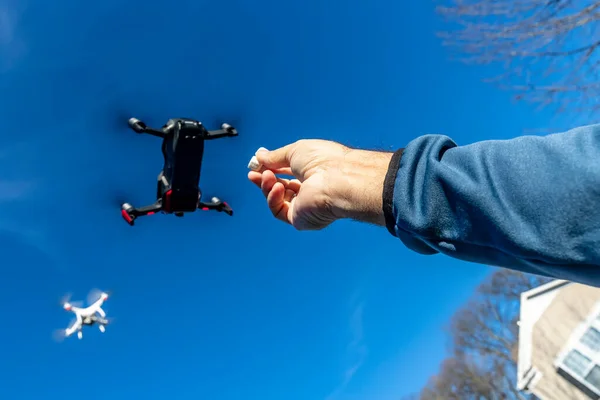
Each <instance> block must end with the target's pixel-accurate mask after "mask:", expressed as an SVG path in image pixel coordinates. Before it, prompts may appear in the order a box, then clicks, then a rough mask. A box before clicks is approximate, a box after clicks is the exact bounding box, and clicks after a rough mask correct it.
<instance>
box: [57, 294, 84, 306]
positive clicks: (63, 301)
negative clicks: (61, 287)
mask: <svg viewBox="0 0 600 400" xmlns="http://www.w3.org/2000/svg"><path fill="white" fill-rule="evenodd" d="M71 297H72V293H67V294H65V295H64V296H62V297H61V299H60V306H61V307H64V305H65V304H67V303H69V304H70V305H71V306H73V307H82V306H83V301H81V300H76V301H71Z"/></svg>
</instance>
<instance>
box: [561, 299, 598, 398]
mask: <svg viewBox="0 0 600 400" xmlns="http://www.w3.org/2000/svg"><path fill="white" fill-rule="evenodd" d="M590 328H595V329H596V330H598V331H600V302H597V303H596V304H595V305H594V307H593V308H592V311H591V312H590V313H589V314H588V316H587V317H586V319H585V320H584V321H583V322H581V323H580V324H578V325H577V327H576V328H575V329H574V330H573V332H572V333H571V335H570V337H569V340H568V341H567V343H566V345H565V346H564V347H563V349H562V351H561V352H560V353H559V355H558V357H557V358H556V359H555V361H554V368H555V369H556V370H557V371H559V370H562V371H564V372H565V373H567V374H568V375H569V376H570V377H571V378H573V379H575V380H577V382H579V383H580V384H581V385H583V386H585V387H586V388H587V389H588V390H590V391H591V392H592V393H594V394H596V395H598V396H600V387H596V386H593V385H592V384H590V383H589V382H587V381H586V380H585V377H586V376H587V375H588V374H589V373H590V371H591V370H592V369H593V368H594V366H600V350H596V351H594V350H592V349H590V348H589V347H587V346H586V345H584V344H583V343H582V342H581V339H582V337H583V335H584V334H585V333H586V332H587V331H588V329H590ZM573 350H576V351H578V352H579V353H580V354H582V355H583V356H584V357H586V358H588V359H590V360H591V362H590V363H589V365H588V366H587V368H586V369H585V370H584V371H583V373H582V374H581V375H580V374H579V373H576V372H575V371H573V370H571V369H570V368H569V367H568V366H567V365H565V363H564V361H565V358H566V357H567V355H568V354H569V353H570V352H571V351H573Z"/></svg>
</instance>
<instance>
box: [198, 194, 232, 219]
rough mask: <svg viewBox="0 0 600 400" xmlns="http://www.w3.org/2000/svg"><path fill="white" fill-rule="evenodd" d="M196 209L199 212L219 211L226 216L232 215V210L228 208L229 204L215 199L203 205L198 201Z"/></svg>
mask: <svg viewBox="0 0 600 400" xmlns="http://www.w3.org/2000/svg"><path fill="white" fill-rule="evenodd" d="M198 208H199V209H201V210H205V211H208V210H215V211H219V212H225V213H226V214H228V215H230V216H231V215H233V210H232V209H231V207H230V206H229V204H227V203H226V202H224V201H221V200H219V199H217V198H213V199H212V201H211V202H210V203H205V202H203V201H199V202H198Z"/></svg>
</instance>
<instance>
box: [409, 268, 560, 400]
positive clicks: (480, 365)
mask: <svg viewBox="0 0 600 400" xmlns="http://www.w3.org/2000/svg"><path fill="white" fill-rule="evenodd" d="M548 281H550V279H548V278H543V277H539V276H535V275H528V274H523V273H521V272H518V271H513V270H509V269H498V270H497V271H496V272H495V273H493V274H492V275H491V276H490V277H489V278H488V279H487V280H485V281H484V282H483V283H482V284H481V285H480V286H479V287H478V288H477V289H476V291H475V293H474V295H473V296H472V298H471V299H470V301H469V302H468V303H467V304H466V305H465V306H464V307H462V308H461V309H460V310H459V311H458V312H457V313H456V314H455V315H454V316H453V318H452V320H451V323H450V325H449V328H448V333H449V335H450V356H449V357H447V359H446V360H445V361H444V362H443V363H442V365H441V366H440V370H439V373H438V374H437V375H436V376H434V377H432V378H431V379H430V381H429V382H428V384H427V385H426V387H425V388H424V389H423V390H422V391H421V393H420V395H419V399H420V400H438V399H439V400H441V399H445V400H453V399H456V400H459V399H460V400H526V399H529V397H528V396H527V395H525V394H523V393H519V392H518V391H517V390H516V379H517V372H516V363H517V346H518V327H517V321H518V319H519V304H520V295H521V293H522V292H524V291H526V290H529V289H531V288H533V287H537V286H539V285H541V284H544V283H546V282H548Z"/></svg>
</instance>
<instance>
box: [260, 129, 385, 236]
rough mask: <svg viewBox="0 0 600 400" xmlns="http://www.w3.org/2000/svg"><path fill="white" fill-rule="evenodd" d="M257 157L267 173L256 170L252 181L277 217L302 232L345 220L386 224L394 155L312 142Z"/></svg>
mask: <svg viewBox="0 0 600 400" xmlns="http://www.w3.org/2000/svg"><path fill="white" fill-rule="evenodd" d="M256 158H257V159H258V162H259V163H260V164H261V165H262V168H261V170H260V171H250V172H249V173H248V179H249V180H250V181H251V182H252V183H254V184H255V185H256V186H258V187H259V188H260V189H261V190H262V193H263V195H264V196H265V197H266V200H267V205H268V207H269V209H270V210H271V212H272V214H273V215H274V216H275V217H276V218H277V219H279V220H281V221H283V222H286V223H288V224H290V225H292V226H293V227H295V228H296V229H298V230H318V229H323V228H325V227H326V226H328V225H330V224H331V223H333V222H334V221H336V220H338V219H342V218H354V219H358V220H363V221H368V222H372V223H377V224H380V225H383V224H384V218H383V211H382V191H383V181H384V179H385V174H386V172H387V167H388V164H389V160H390V158H391V154H390V153H382V152H372V151H366V150H356V149H351V148H349V147H346V146H344V145H342V144H340V143H336V142H332V141H327V140H319V139H306V140H299V141H297V142H295V143H292V144H289V145H287V146H284V147H281V148H279V149H277V150H272V151H268V150H259V151H258V152H257V153H256ZM278 175H287V176H290V177H291V179H286V178H282V177H279V176H278Z"/></svg>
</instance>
